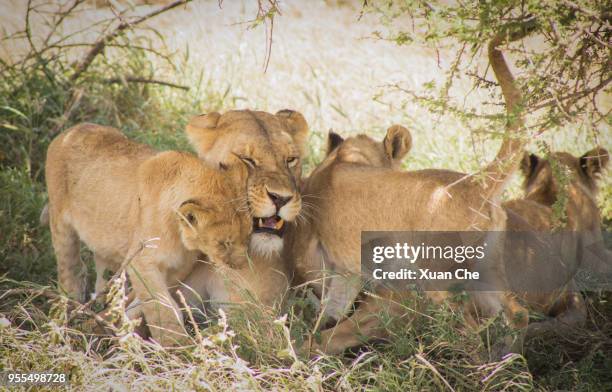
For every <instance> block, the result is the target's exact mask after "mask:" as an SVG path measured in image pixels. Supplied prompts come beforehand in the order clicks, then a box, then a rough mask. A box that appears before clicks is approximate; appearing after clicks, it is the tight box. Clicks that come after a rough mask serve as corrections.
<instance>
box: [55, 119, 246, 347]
mask: <svg viewBox="0 0 612 392" xmlns="http://www.w3.org/2000/svg"><path fill="white" fill-rule="evenodd" d="M245 177H246V169H244V168H240V167H235V168H229V169H226V170H217V169H212V168H209V167H207V166H206V165H204V164H203V163H202V162H201V161H200V160H199V159H198V158H197V157H195V156H192V155H190V154H186V153H179V152H171V151H170V152H162V153H157V152H155V151H153V150H152V149H151V148H149V147H148V146H145V145H142V144H139V143H135V142H133V141H130V140H129V139H127V138H126V137H125V136H124V135H123V134H122V133H121V132H120V131H118V130H116V129H114V128H110V127H103V126H99V125H94V124H81V125H77V126H75V127H73V128H71V129H69V130H67V131H65V132H63V133H62V134H61V135H60V136H58V137H57V138H55V139H54V140H53V142H52V143H51V145H50V146H49V149H48V152H47V162H46V180H47V188H48V193H49V218H50V226H51V235H52V241H53V247H54V249H55V253H56V256H57V261H58V275H59V283H60V286H61V287H62V288H63V289H64V290H66V291H67V292H68V293H69V294H70V295H71V296H73V297H74V298H76V299H78V300H80V301H83V300H84V299H85V277H86V276H85V275H86V269H85V266H84V264H83V263H82V262H81V259H80V256H79V240H81V241H83V242H84V243H85V244H86V245H87V246H88V247H89V248H90V249H91V250H92V251H93V253H94V259H95V263H96V271H97V273H98V276H97V283H96V286H97V289H98V290H99V289H100V288H101V287H100V286H101V285H102V284H103V279H102V276H103V270H104V269H105V268H108V269H110V270H112V271H115V270H117V269H118V268H119V265H120V264H121V262H122V261H123V260H126V258H133V259H132V260H131V263H130V265H129V267H128V269H127V271H128V274H129V277H130V281H131V283H132V287H133V291H134V293H135V295H136V297H137V298H138V299H139V300H140V301H141V302H144V303H145V305H144V307H143V313H144V315H145V318H146V321H147V323H148V324H149V326H150V327H154V328H151V329H152V331H151V333H152V335H153V337H154V338H155V339H156V340H157V341H158V342H160V343H162V344H164V345H165V344H171V343H175V342H180V341H181V340H182V337H183V328H182V325H181V324H182V323H181V321H182V319H181V316H180V313H179V307H178V306H177V303H176V302H175V301H174V299H173V298H172V296H171V295H170V292H169V287H171V286H176V285H177V284H178V283H179V282H180V281H182V280H184V279H185V278H186V277H187V276H188V274H189V272H190V271H191V270H192V269H193V267H194V266H195V264H196V261H197V260H198V258H202V257H203V254H205V255H206V257H207V258H208V260H210V261H211V262H213V263H218V264H225V265H233V266H237V267H239V266H243V265H244V264H245V263H246V261H247V258H246V252H247V245H248V239H249V235H250V233H251V221H250V219H249V217H248V215H247V214H246V213H243V212H240V211H239V209H238V208H237V207H239V206H238V205H237V204H236V200H237V199H238V198H239V197H240V196H241V195H242V193H243V185H242V184H243V182H244V181H245V180H244V178H245ZM143 242H144V246H143ZM160 303H161V304H160Z"/></svg>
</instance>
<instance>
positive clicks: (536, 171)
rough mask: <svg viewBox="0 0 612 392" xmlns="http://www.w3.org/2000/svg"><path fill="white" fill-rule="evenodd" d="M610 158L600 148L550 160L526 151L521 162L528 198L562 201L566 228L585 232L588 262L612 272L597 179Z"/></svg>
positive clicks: (562, 154) (548, 203) (553, 202)
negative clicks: (602, 227)
mask: <svg viewBox="0 0 612 392" xmlns="http://www.w3.org/2000/svg"><path fill="white" fill-rule="evenodd" d="M609 159H610V155H609V153H608V151H607V150H606V149H604V148H602V147H597V148H594V149H592V150H590V151H588V152H587V153H585V154H584V155H582V156H581V157H575V156H573V155H571V154H568V153H565V152H555V153H553V154H551V155H550V157H549V158H547V159H543V158H540V157H538V156H537V155H535V154H525V157H524V158H523V161H522V164H521V170H522V172H523V174H524V175H525V183H524V188H525V199H528V200H532V201H535V202H537V203H540V204H542V205H545V206H548V207H553V208H554V206H555V205H556V204H557V203H558V202H562V205H559V207H562V208H563V212H564V214H565V217H564V218H565V222H563V223H564V225H565V229H567V230H572V231H577V232H581V233H583V241H584V243H585V246H584V248H585V253H584V255H583V259H584V261H585V265H587V266H588V267H589V268H591V269H592V270H594V271H597V272H600V273H609V272H610V271H612V252H610V251H609V250H607V249H606V248H605V244H604V243H603V237H602V231H601V216H600V212H599V208H598V206H597V191H598V187H597V185H598V184H597V181H598V180H599V179H600V177H601V175H602V172H603V170H604V169H605V168H606V166H607V164H608V161H609ZM561 195H563V199H561Z"/></svg>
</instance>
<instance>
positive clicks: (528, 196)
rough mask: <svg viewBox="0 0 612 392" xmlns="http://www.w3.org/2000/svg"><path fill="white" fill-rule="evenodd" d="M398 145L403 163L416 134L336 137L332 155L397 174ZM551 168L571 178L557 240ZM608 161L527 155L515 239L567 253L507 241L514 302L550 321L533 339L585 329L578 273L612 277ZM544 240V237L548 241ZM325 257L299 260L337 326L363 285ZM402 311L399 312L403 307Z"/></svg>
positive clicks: (514, 212)
mask: <svg viewBox="0 0 612 392" xmlns="http://www.w3.org/2000/svg"><path fill="white" fill-rule="evenodd" d="M398 135H401V136H399V137H398ZM391 140H395V143H396V144H397V145H400V144H403V145H405V146H406V148H405V149H404V150H402V154H401V156H403V155H405V153H407V152H408V150H409V147H410V145H411V143H410V141H411V138H410V134H409V132H408V131H407V130H406V129H405V128H402V127H399V126H394V127H392V128H390V129H389V131H388V133H387V136H386V137H385V140H384V141H383V142H382V143H379V142H376V141H374V140H373V139H371V138H370V137H368V136H366V135H358V136H356V137H350V138H348V139H346V140H344V139H343V138H342V137H341V136H339V135H337V134H335V133H333V132H331V133H330V134H329V136H328V147H327V154H326V155H330V154H331V152H332V151H336V154H337V157H336V160H337V161H342V162H345V163H356V164H357V163H358V164H362V165H367V166H372V167H381V168H388V169H397V168H398V165H397V163H398V162H397V160H396V161H393V160H392V159H388V155H387V157H386V154H387V151H388V150H389V146H390V145H391V144H392V142H391ZM402 140H403V142H402ZM551 160H554V161H555V162H557V165H562V166H563V167H565V168H567V169H568V171H569V172H568V175H569V183H568V186H567V189H566V190H565V191H564V192H566V193H567V195H568V198H567V202H566V204H565V206H564V211H565V214H566V215H567V221H566V222H565V224H564V226H563V227H562V228H560V229H561V230H563V232H557V234H555V236H556V237H555V236H546V233H553V231H554V230H555V223H554V215H555V214H554V213H553V208H552V207H553V204H554V203H555V202H556V201H557V198H558V193H559V187H560V185H559V184H558V180H557V179H556V178H555V176H554V175H553V171H552V167H551V166H552V165H551V163H550V161H551ZM608 161H609V154H608V152H607V151H606V150H605V149H603V148H601V147H598V148H595V149H593V150H591V151H588V152H587V153H585V154H584V155H582V156H581V157H579V158H577V157H574V156H572V155H570V154H568V153H563V152H557V153H554V154H552V155H551V157H550V158H549V159H547V160H544V159H542V158H539V157H538V156H537V155H534V154H525V156H524V158H523V161H522V162H521V171H522V172H523V174H524V177H525V182H524V190H525V197H524V198H521V199H514V200H510V201H506V202H504V203H503V204H502V207H503V209H504V211H505V212H506V214H507V224H506V229H507V231H509V232H519V233H520V234H526V235H527V236H528V237H530V238H531V237H533V238H535V239H537V241H542V240H548V241H551V240H553V239H554V242H553V243H551V244H550V245H551V246H561V245H562V244H561V243H559V241H563V242H564V243H563V256H564V257H563V259H562V260H552V259H551V258H550V254H549V253H548V252H547V251H546V248H543V250H542V248H540V247H538V246H536V247H533V246H532V245H533V243H532V242H529V241H528V242H526V243H519V241H523V239H524V238H525V237H521V236H520V235H519V236H518V237H517V236H507V237H506V239H505V249H504V258H503V261H504V266H505V270H506V274H505V275H506V276H507V275H511V276H513V275H514V276H516V275H518V279H519V280H520V283H521V284H520V286H522V289H521V290H516V291H515V292H514V293H512V294H513V295H517V296H518V297H519V298H520V299H521V301H522V302H523V303H524V304H525V305H526V307H527V308H528V310H529V311H530V312H537V313H540V314H543V315H544V316H547V317H548V319H547V320H545V321H538V322H533V323H530V324H529V325H528V327H527V330H526V337H528V338H531V337H533V336H536V335H538V334H542V333H543V332H547V331H551V332H555V333H563V332H565V331H566V330H567V329H568V328H571V327H573V326H579V325H581V324H582V323H583V322H584V321H585V319H586V307H585V305H584V301H583V299H582V296H581V295H580V293H578V292H577V291H578V290H577V287H576V284H575V283H574V281H573V278H574V276H575V274H576V272H577V270H578V269H579V268H587V269H589V270H591V271H594V272H595V273H610V271H611V269H612V257H611V252H610V251H608V250H606V249H605V247H604V243H603V238H602V233H601V228H600V222H601V219H600V214H599V209H598V207H597V204H596V197H597V180H598V179H599V177H600V176H601V172H602V171H603V170H604V169H605V167H606V165H607V163H608ZM542 233H543V234H544V236H541V235H540V234H542ZM561 234H569V235H565V236H562V235H561ZM311 246H313V243H311ZM317 246H318V245H317ZM324 251H325V250H324V249H323V248H322V247H318V248H317V250H311V251H310V252H308V251H307V253H310V254H318V258H312V259H307V261H308V262H309V264H308V265H304V264H303V263H301V262H303V261H304V259H301V258H299V257H297V260H298V265H297V275H298V283H305V282H308V283H309V284H310V285H311V286H312V287H313V288H314V289H315V293H316V294H317V295H319V296H320V297H321V296H322V295H323V294H325V298H322V300H323V302H324V304H325V306H324V307H323V311H324V315H325V316H327V317H329V318H331V319H332V320H340V319H342V318H343V317H345V316H346V314H347V313H348V311H349V307H350V305H352V303H353V301H355V299H356V297H357V295H358V293H359V291H360V290H361V289H362V283H361V280H360V279H356V280H355V279H353V280H351V279H347V277H346V276H344V275H343V274H342V272H341V271H342V268H338V264H337V263H335V260H331V261H332V262H331V263H330V262H329V259H326V255H325V253H324ZM326 262H327V265H326V264H325V263H326ZM324 267H325V268H327V269H328V270H331V272H333V273H332V274H331V276H326V275H325V273H324V272H325V271H322V269H323V268H324ZM339 271H340V273H339ZM517 273H518V274H517ZM323 282H326V284H323ZM506 283H507V288H510V287H511V285H510V283H509V282H506ZM508 294H509V295H510V293H508ZM370 309H371V310H372V312H373V313H375V314H379V313H380V312H381V309H376V308H375V307H373V306H372V307H371V308H370ZM396 310H399V308H398V307H396ZM361 331H362V332H363V328H362V329H361Z"/></svg>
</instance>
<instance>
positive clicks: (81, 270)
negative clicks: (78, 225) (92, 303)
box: [51, 217, 87, 302]
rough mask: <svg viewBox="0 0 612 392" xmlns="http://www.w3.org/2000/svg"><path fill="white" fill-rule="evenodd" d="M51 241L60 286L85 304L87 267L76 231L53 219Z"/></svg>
mask: <svg viewBox="0 0 612 392" xmlns="http://www.w3.org/2000/svg"><path fill="white" fill-rule="evenodd" d="M51 241H52V243H53V249H54V250H55V257H56V258H57V275H58V280H59V286H60V288H61V289H62V290H64V291H65V292H66V293H67V294H68V295H69V296H70V297H72V298H73V299H75V300H77V301H79V302H85V299H86V298H85V296H86V294H87V293H86V289H87V266H86V265H85V263H83V261H82V260H81V254H80V251H81V247H80V241H79V237H78V235H77V233H76V231H75V230H74V229H73V228H72V226H70V225H69V224H68V223H65V222H61V221H60V222H56V221H55V219H53V217H52V219H51Z"/></svg>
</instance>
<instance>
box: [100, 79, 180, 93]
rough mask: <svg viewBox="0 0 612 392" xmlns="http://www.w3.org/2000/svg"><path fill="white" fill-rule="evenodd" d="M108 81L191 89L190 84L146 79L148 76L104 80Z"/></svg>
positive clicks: (111, 82)
mask: <svg viewBox="0 0 612 392" xmlns="http://www.w3.org/2000/svg"><path fill="white" fill-rule="evenodd" d="M104 81H105V82H106V83H110V84H120V83H125V82H128V83H143V84H159V85H161V86H166V87H172V88H178V89H181V90H185V91H187V90H189V86H184V85H181V84H175V83H170V82H165V81H163V80H156V79H146V78H139V77H134V76H126V77H123V78H111V79H105V80H104Z"/></svg>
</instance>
